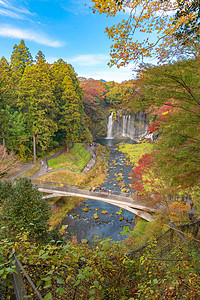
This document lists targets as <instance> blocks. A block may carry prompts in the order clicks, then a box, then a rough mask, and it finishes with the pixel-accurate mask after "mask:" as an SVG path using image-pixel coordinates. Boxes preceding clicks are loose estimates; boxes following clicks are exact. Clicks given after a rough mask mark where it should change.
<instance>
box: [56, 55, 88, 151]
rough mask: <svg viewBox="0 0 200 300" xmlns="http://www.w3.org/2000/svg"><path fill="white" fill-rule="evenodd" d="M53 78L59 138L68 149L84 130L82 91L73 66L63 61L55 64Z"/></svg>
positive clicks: (60, 60)
mask: <svg viewBox="0 0 200 300" xmlns="http://www.w3.org/2000/svg"><path fill="white" fill-rule="evenodd" d="M51 76H52V84H53V91H54V96H55V99H56V106H57V121H58V127H59V130H58V132H57V137H58V139H59V140H63V139H64V140H65V142H66V145H67V149H68V148H69V143H70V142H75V141H77V140H78V139H79V138H80V135H81V130H83V129H84V126H83V116H84V111H83V103H82V91H81V88H80V86H79V82H78V79H77V76H76V74H75V72H74V70H73V68H72V66H71V65H69V64H67V63H66V62H64V61H63V60H62V59H59V60H58V61H57V62H56V63H54V64H53V66H52V68H51Z"/></svg>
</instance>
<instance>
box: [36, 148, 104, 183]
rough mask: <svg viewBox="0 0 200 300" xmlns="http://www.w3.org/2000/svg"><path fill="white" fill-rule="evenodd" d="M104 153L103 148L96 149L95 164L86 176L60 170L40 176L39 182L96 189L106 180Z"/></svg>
mask: <svg viewBox="0 0 200 300" xmlns="http://www.w3.org/2000/svg"><path fill="white" fill-rule="evenodd" d="M84 150H85V149H84ZM104 151H105V149H104V147H103V146H99V147H98V149H97V153H96V155H97V163H96V165H95V166H94V167H93V168H92V169H91V170H90V171H89V172H88V173H87V174H82V173H80V172H73V171H69V170H61V171H57V172H53V173H48V174H46V175H44V176H41V177H40V178H39V180H41V181H43V182H44V183H45V181H47V182H52V183H53V182H57V183H70V184H76V185H80V186H87V187H90V186H96V187H98V186H100V185H101V184H102V183H103V182H104V181H105V178H106V167H107V164H106V163H107V158H106V155H105V153H104ZM67 155H70V154H69V153H68V154H66V159H67ZM73 163H74V162H73ZM72 168H73V169H74V166H72Z"/></svg>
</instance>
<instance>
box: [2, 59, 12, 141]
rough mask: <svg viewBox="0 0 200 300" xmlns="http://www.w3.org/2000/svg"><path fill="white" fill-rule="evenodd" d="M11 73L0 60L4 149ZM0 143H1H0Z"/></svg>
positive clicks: (8, 67) (6, 65)
mask: <svg viewBox="0 0 200 300" xmlns="http://www.w3.org/2000/svg"><path fill="white" fill-rule="evenodd" d="M11 87H12V72H11V68H10V66H9V63H8V61H7V60H6V59H5V57H2V58H1V60H0V138H1V140H2V143H3V145H4V147H5V139H6V136H7V133H8V126H9V124H8V122H9V114H8V112H7V111H6V107H7V106H8V105H9V104H10V103H11V99H12V88H11ZM0 143H1V142H0Z"/></svg>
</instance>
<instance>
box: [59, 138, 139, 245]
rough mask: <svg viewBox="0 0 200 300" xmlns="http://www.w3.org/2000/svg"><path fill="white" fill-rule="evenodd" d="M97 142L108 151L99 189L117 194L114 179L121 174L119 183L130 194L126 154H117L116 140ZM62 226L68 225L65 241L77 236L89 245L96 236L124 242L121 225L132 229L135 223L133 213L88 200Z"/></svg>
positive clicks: (68, 216) (118, 190)
mask: <svg viewBox="0 0 200 300" xmlns="http://www.w3.org/2000/svg"><path fill="white" fill-rule="evenodd" d="M98 142H102V143H104V144H105V143H106V144H107V145H108V146H109V150H110V157H109V161H108V169H109V171H108V176H107V180H106V182H105V183H103V184H102V185H101V188H105V189H106V190H109V189H111V191H112V192H120V191H121V190H120V188H119V186H118V184H119V181H118V180H117V177H118V179H119V176H116V175H117V174H119V173H121V174H120V176H122V174H123V176H122V177H123V180H122V181H123V182H124V184H125V188H126V189H129V190H130V191H131V189H130V186H129V184H130V183H131V180H130V179H129V178H128V177H129V174H130V173H131V169H132V165H129V164H127V161H126V158H125V155H124V154H123V153H121V152H119V151H118V149H117V142H118V141H117V140H113V141H112V140H107V141H106V140H103V141H98ZM132 192H133V191H132ZM85 208H86V209H85ZM86 210H88V211H86ZM102 212H103V213H102ZM105 212H107V213H105ZM95 215H96V216H98V218H97V219H95V218H94V216H95ZM61 225H67V226H66V227H67V228H66V238H67V239H71V237H72V236H76V238H77V241H78V242H80V241H81V239H87V241H88V243H92V241H93V238H94V237H95V236H98V237H100V238H111V239H112V240H115V241H120V240H123V239H125V238H126V237H127V236H126V235H124V231H123V228H124V226H128V227H129V228H131V229H132V228H133V227H134V225H135V223H134V214H132V213H131V212H128V211H126V210H120V208H119V207H117V206H114V205H111V204H108V203H105V202H102V201H97V200H91V199H88V200H86V201H84V202H83V203H82V204H81V205H80V206H78V207H76V208H75V209H73V210H71V211H70V212H69V213H68V214H67V215H66V217H65V218H64V220H63V221H62V223H61Z"/></svg>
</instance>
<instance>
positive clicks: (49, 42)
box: [0, 24, 64, 48]
mask: <svg viewBox="0 0 200 300" xmlns="http://www.w3.org/2000/svg"><path fill="white" fill-rule="evenodd" d="M0 36H2V37H7V38H18V39H24V40H29V41H33V42H36V43H37V44H41V45H45V46H50V47H55V48H58V47H62V46H64V43H63V42H61V41H58V40H53V39H51V38H49V37H48V36H47V35H45V34H44V33H42V32H36V31H32V30H29V29H27V30H24V29H20V28H17V27H11V26H9V25H1V24H0Z"/></svg>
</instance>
